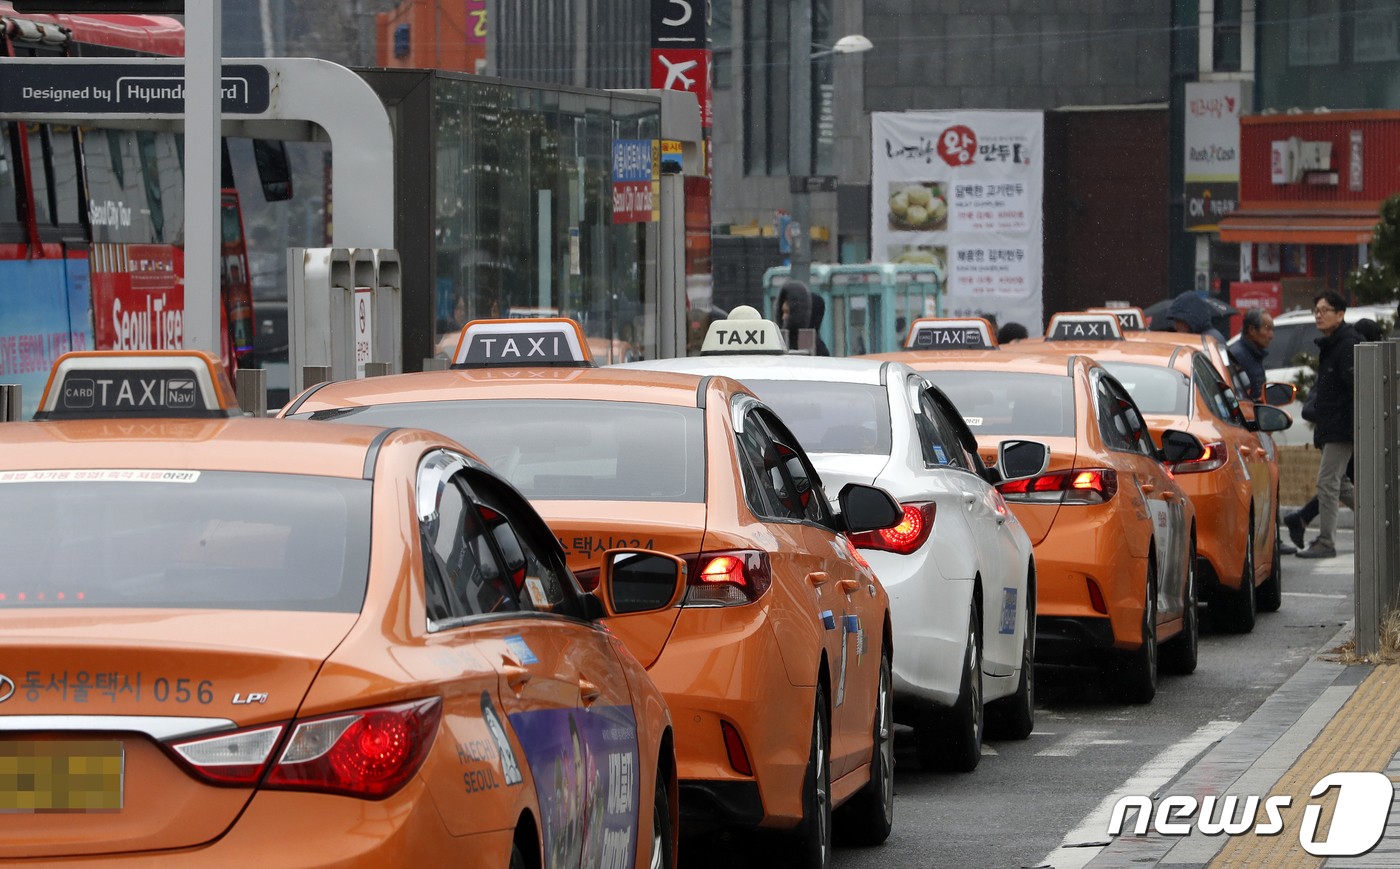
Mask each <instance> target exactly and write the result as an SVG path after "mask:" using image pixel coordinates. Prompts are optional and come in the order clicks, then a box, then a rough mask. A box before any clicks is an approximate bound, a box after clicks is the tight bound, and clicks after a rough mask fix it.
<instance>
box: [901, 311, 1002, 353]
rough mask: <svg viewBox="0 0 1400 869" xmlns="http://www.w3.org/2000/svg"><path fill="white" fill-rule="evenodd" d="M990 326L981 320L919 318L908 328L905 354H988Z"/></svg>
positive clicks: (992, 340) (991, 341)
mask: <svg viewBox="0 0 1400 869" xmlns="http://www.w3.org/2000/svg"><path fill="white" fill-rule="evenodd" d="M996 346H997V340H996V338H995V337H993V336H992V324H991V323H988V322H987V321H986V320H984V319H982V318H981V317H963V318H957V319H954V318H946V317H921V318H919V319H917V320H915V321H914V325H912V326H910V327H909V337H908V338H906V339H904V349H906V350H991V349H993V348H994V347H996Z"/></svg>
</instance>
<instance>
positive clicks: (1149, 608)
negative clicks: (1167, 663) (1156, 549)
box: [1108, 557, 1157, 703]
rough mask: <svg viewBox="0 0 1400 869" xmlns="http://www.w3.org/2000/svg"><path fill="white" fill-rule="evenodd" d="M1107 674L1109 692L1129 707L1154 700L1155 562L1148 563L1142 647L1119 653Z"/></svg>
mask: <svg viewBox="0 0 1400 869" xmlns="http://www.w3.org/2000/svg"><path fill="white" fill-rule="evenodd" d="M1116 664H1117V666H1115V667H1113V668H1112V669H1111V670H1110V671H1109V672H1108V676H1109V680H1110V681H1109V690H1110V692H1111V693H1112V694H1113V695H1114V696H1116V697H1118V698H1119V699H1121V700H1123V701H1125V702H1128V703H1151V702H1152V698H1153V697H1156V696H1157V559H1155V558H1151V557H1149V558H1148V559H1147V596H1146V600H1145V601H1144V606H1143V608H1142V645H1141V646H1138V648H1136V649H1135V650H1133V651H1131V652H1127V653H1126V654H1124V653H1120V655H1119V658H1118V660H1117V662H1116Z"/></svg>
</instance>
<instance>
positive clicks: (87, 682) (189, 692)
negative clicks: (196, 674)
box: [15, 670, 214, 706]
mask: <svg viewBox="0 0 1400 869" xmlns="http://www.w3.org/2000/svg"><path fill="white" fill-rule="evenodd" d="M143 691H144V696H146V697H149V698H151V699H154V700H155V702H157V703H178V704H181V705H184V704H197V705H200V706H208V705H209V704H211V703H213V702H214V683H213V682H211V681H210V680H208V679H188V678H185V677H179V678H175V679H170V678H167V677H165V676H157V677H155V678H154V679H151V678H149V677H148V676H147V675H146V674H145V673H95V672H89V671H87V670H74V671H71V672H70V671H68V670H61V671H60V670H52V671H49V672H44V671H42V670H27V671H25V673H24V675H23V676H22V677H20V678H18V679H16V680H15V694H19V693H21V692H23V694H24V699H25V700H27V701H29V702H30V703H37V702H38V701H40V700H44V699H50V700H64V701H67V700H71V701H73V702H74V703H87V702H89V700H98V701H100V700H101V698H103V697H105V698H107V702H109V703H116V702H117V701H118V700H136V701H140V700H141V698H142V696H143ZM94 695H96V696H94Z"/></svg>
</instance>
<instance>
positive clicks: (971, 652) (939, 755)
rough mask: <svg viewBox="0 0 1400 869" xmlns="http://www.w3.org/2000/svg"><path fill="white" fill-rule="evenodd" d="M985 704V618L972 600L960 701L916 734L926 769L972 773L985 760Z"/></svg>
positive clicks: (921, 762)
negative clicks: (983, 661) (983, 672)
mask: <svg viewBox="0 0 1400 869" xmlns="http://www.w3.org/2000/svg"><path fill="white" fill-rule="evenodd" d="M986 712H987V710H986V708H985V707H984V706H983V702H982V617H981V616H980V615H979V614H978V612H977V602H976V601H973V603H972V607H971V608H970V610H969V614H968V625H967V647H966V649H965V650H964V652H963V667H962V681H961V683H960V684H959V685H958V702H957V703H955V704H954V705H953V708H952V709H947V710H939V711H938V712H936V713H935V714H934V715H933V716H931V717H930V720H929V721H928V722H927V723H926V724H925V725H924V726H923V727H920V728H918V730H916V731H915V734H914V735H915V738H916V739H917V742H918V753H919V763H920V764H922V765H923V767H924V768H925V769H940V770H944V771H946V772H972V771H973V770H974V769H976V768H977V764H978V762H979V761H981V759H982V738H983V737H984V736H985V735H986V728H987V715H986Z"/></svg>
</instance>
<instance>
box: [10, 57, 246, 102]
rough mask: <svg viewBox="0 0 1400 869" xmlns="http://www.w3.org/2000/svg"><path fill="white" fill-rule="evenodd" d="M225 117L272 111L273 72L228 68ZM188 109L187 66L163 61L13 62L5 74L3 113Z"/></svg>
mask: <svg viewBox="0 0 1400 869" xmlns="http://www.w3.org/2000/svg"><path fill="white" fill-rule="evenodd" d="M222 88H223V95H224V99H223V111H224V113H225V114H236V115H255V114H260V113H262V112H265V111H267V108H268V104H269V102H270V99H271V89H270V86H269V79H268V73H267V68H266V67H263V66H251V65H243V64H240V65H228V66H225V67H224V68H223V83H222ZM184 110H185V71H184V67H183V66H172V65H170V64H158V63H149V64H146V63H138V64H132V63H93V62H83V61H74V62H72V63H71V64H69V63H65V64H57V63H25V62H24V61H23V60H18V59H17V60H10V61H7V62H6V64H5V75H4V76H0V114H42V113H63V114H92V115H104V114H107V115H110V114H120V115H132V114H176V115H178V114H180V113H182V112H184Z"/></svg>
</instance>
